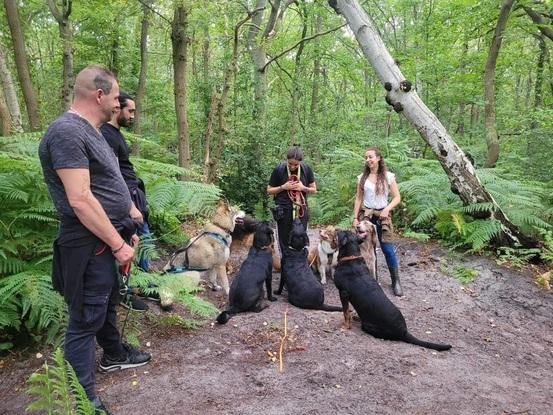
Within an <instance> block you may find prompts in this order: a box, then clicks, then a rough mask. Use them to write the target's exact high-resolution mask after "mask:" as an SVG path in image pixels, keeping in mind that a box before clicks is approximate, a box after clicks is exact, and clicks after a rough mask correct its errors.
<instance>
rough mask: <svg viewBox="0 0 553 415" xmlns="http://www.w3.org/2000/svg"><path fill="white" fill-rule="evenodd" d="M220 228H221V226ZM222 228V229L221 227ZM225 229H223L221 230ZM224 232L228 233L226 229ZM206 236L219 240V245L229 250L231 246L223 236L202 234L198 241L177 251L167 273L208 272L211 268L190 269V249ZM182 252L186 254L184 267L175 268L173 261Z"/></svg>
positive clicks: (213, 233) (209, 233) (211, 233)
mask: <svg viewBox="0 0 553 415" xmlns="http://www.w3.org/2000/svg"><path fill="white" fill-rule="evenodd" d="M215 226H219V225H215ZM219 227H220V226H219ZM220 228H221V227H220ZM221 229H223V228H221ZM223 230H224V231H226V229H223ZM204 236H210V237H211V238H213V239H215V240H217V241H218V242H219V243H221V244H223V245H224V246H225V248H228V246H229V244H228V241H227V240H226V238H225V237H223V236H222V235H221V234H218V233H215V232H203V233H201V234H200V235H199V236H198V237H197V238H196V239H194V240H193V241H191V242H190V243H189V244H188V245H186V246H185V247H184V248H181V249H179V250H177V251H176V252H175V253H174V254H173V256H172V257H171V261H170V263H171V268H170V269H169V270H168V271H167V272H168V273H171V274H180V273H181V272H186V271H199V272H202V271H207V270H209V269H211V268H190V267H189V266H188V263H189V261H188V248H190V247H191V246H192V245H194V243H195V242H196V241H198V240H200V239H201V238H202V237H204ZM181 252H184V266H182V267H175V266H173V264H172V262H173V259H174V258H175V257H176V256H177V255H178V254H180V253H181Z"/></svg>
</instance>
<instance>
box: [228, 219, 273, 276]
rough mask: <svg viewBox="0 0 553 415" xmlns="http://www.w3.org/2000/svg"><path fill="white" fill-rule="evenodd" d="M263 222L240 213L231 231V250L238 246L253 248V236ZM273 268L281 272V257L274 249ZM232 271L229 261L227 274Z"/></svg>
mask: <svg viewBox="0 0 553 415" xmlns="http://www.w3.org/2000/svg"><path fill="white" fill-rule="evenodd" d="M259 223H261V221H259V220H258V219H254V218H251V217H249V216H246V214H245V213H244V212H242V211H240V212H239V213H238V216H237V217H236V220H235V226H234V230H233V231H232V232H231V236H232V243H231V245H230V251H231V252H232V251H233V250H235V249H237V248H238V247H240V246H241V247H245V248H248V249H249V248H251V247H252V244H253V237H254V233H255V230H256V228H257V225H258V224H259ZM273 268H274V270H275V271H277V272H280V257H279V256H278V255H277V254H276V252H275V251H274V250H273ZM231 272H232V266H231V265H230V263H228V262H227V274H230V273H231Z"/></svg>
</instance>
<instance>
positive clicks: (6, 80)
mask: <svg viewBox="0 0 553 415" xmlns="http://www.w3.org/2000/svg"><path fill="white" fill-rule="evenodd" d="M0 88H3V90H4V91H3V92H4V98H5V100H6V104H7V107H8V110H9V112H10V118H11V123H10V124H11V128H12V130H13V132H15V133H22V132H23V124H22V122H21V110H20V109H19V100H18V99H17V93H16V92H15V86H14V84H13V78H12V75H11V73H10V70H9V69H8V63H7V61H6V53H5V51H4V47H3V46H2V44H0Z"/></svg>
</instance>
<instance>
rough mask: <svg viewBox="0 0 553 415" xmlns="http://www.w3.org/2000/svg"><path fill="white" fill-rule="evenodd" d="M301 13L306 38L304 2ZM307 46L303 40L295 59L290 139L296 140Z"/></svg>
mask: <svg viewBox="0 0 553 415" xmlns="http://www.w3.org/2000/svg"><path fill="white" fill-rule="evenodd" d="M301 6H302V7H301V8H300V13H301V17H302V32H301V38H300V39H304V38H305V36H306V35H307V10H306V5H305V3H304V2H302V3H301ZM304 47H305V42H302V43H301V44H300V45H299V47H298V50H297V51H296V57H295V59H294V76H293V78H292V104H291V111H290V112H291V114H290V139H291V140H292V141H293V142H295V141H296V140H295V139H296V133H297V130H298V123H299V117H300V114H299V99H300V72H301V55H302V53H303V49H304Z"/></svg>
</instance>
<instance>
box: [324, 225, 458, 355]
mask: <svg viewBox="0 0 553 415" xmlns="http://www.w3.org/2000/svg"><path fill="white" fill-rule="evenodd" d="M359 243H360V240H359V239H358V237H357V235H355V234H354V233H352V232H349V231H338V249H339V251H338V266H337V267H336V271H335V273H334V284H336V288H338V291H339V292H340V300H341V301H342V311H343V312H344V320H345V326H346V328H348V329H349V328H351V312H350V311H349V303H350V302H351V304H352V305H353V308H355V311H357V314H359V318H360V319H361V328H362V329H363V331H365V332H367V333H369V334H370V335H372V336H374V337H377V338H380V339H385V340H400V341H404V342H406V343H411V344H416V345H418V346H422V347H426V348H429V349H434V350H438V351H443V350H449V349H451V346H450V345H449V344H439V343H429V342H426V341H423V340H419V339H417V338H416V337H414V336H413V335H411V334H410V333H409V332H408V331H407V325H406V323H405V319H404V318H403V315H402V314H401V311H399V309H398V308H397V307H396V306H395V305H394V304H393V303H392V302H391V301H390V300H389V299H388V297H386V295H385V294H384V291H382V288H380V286H379V285H378V283H377V282H376V280H375V279H374V278H372V277H371V276H369V269H368V268H367V264H366V263H365V260H364V259H363V257H362V256H361V250H360V248H359Z"/></svg>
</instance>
